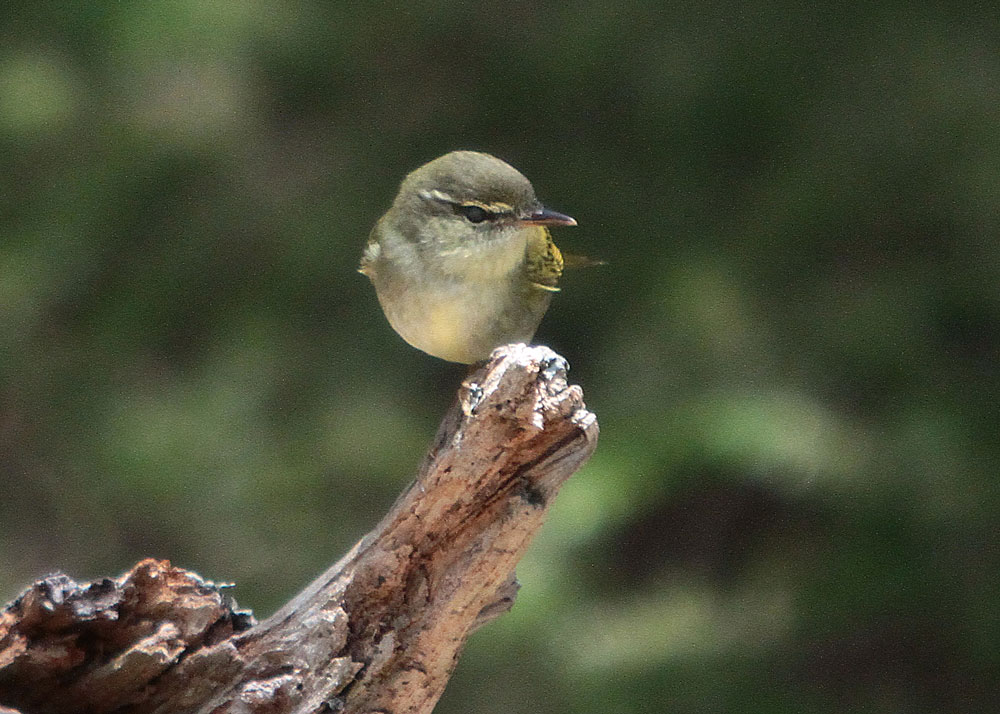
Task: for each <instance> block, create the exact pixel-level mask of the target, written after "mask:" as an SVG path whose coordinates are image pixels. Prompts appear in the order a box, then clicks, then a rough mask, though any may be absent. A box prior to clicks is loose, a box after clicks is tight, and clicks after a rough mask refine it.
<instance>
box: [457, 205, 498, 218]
mask: <svg viewBox="0 0 1000 714" xmlns="http://www.w3.org/2000/svg"><path fill="white" fill-rule="evenodd" d="M458 212H459V213H461V214H462V215H463V216H465V217H466V218H467V219H468V221H469V223H482V222H483V221H485V220H486V219H487V218H490V217H491V215H490V212H489V211H487V210H486V209H485V208H483V207H482V206H477V205H475V204H471V205H464V206H459V207H458Z"/></svg>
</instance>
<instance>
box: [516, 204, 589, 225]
mask: <svg viewBox="0 0 1000 714" xmlns="http://www.w3.org/2000/svg"><path fill="white" fill-rule="evenodd" d="M520 222H521V223H526V224H528V225H529V226H575V225H576V219H575V218H570V217H569V216H567V215H565V214H563V213H556V212H555V211H550V210H549V209H547V208H542V209H540V210H537V211H535V212H534V213H532V214H531V215H529V216H528V217H527V218H522V219H521V221H520Z"/></svg>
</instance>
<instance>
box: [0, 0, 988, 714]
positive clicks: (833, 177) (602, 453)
mask: <svg viewBox="0 0 1000 714" xmlns="http://www.w3.org/2000/svg"><path fill="white" fill-rule="evenodd" d="M998 48H1000V24H998V21H997V12H996V8H994V7H991V6H990V4H989V3H983V4H975V5H969V6H968V8H966V9H963V8H962V6H961V5H956V4H945V3H924V4H917V5H913V4H910V3H902V2H890V3H876V2H870V3H863V4H856V5H843V6H841V5H840V4H834V3H828V4H823V3H818V4H808V3H799V2H787V1H786V2H781V1H780V0H778V1H776V2H765V1H758V2H754V3H750V4H744V3H718V4H703V3H680V2H678V3H662V2H652V1H649V2H623V3H619V2H574V3H555V2H537V1H536V2H517V1H511V2H504V3H483V4H478V5H468V6H462V5H458V4H454V3H445V2H432V3H424V4H420V5H417V6H412V7H409V6H405V5H403V4H401V3H400V4H397V3H367V4H362V3H358V4H356V5H355V6H351V5H349V4H348V3H324V2H316V1H309V0H235V1H227V2H208V1H207V0H180V1H177V2H162V1H160V2H132V3H129V2H124V3H123V2H110V1H108V0H103V1H92V2H88V3H63V4H57V3H45V4H42V3H28V2H8V3H7V4H6V5H5V9H4V10H2V11H0V168H2V171H0V488H2V499H0V524H2V527H0V597H2V599H4V600H7V599H9V598H11V597H13V596H14V595H15V594H16V593H17V592H18V591H19V590H20V589H21V588H23V587H24V586H26V585H27V584H28V583H29V582H30V581H31V580H32V579H33V578H35V577H37V576H40V575H42V574H45V573H47V572H49V571H52V570H55V569H62V570H65V571H66V572H68V573H70V574H72V575H74V576H76V577H79V578H92V577H97V576H104V575H112V574H116V573H119V572H121V571H123V570H125V569H126V568H128V567H129V566H131V565H132V564H133V563H134V562H135V561H136V560H138V559H139V558H142V557H144V556H158V557H164V558H169V559H170V560H172V561H173V562H174V563H175V564H177V565H180V566H183V567H186V568H191V569H194V570H196V571H198V572H199V573H201V574H202V575H204V576H206V577H209V578H212V579H216V580H221V581H234V582H236V583H237V584H238V587H237V589H236V591H235V592H236V596H237V598H238V600H239V601H240V603H241V605H245V606H248V607H252V608H253V609H254V610H255V612H256V613H257V614H258V616H266V615H267V614H268V613H269V612H271V611H273V609H274V608H275V607H276V606H277V605H278V604H279V603H281V602H283V601H284V600H286V599H287V598H288V597H290V596H291V595H292V594H293V593H295V592H297V591H298V590H299V589H300V588H301V587H303V586H304V585H305V584H306V583H307V582H308V581H309V580H310V579H311V578H312V577H313V576H315V575H316V574H318V573H319V572H320V571H322V570H323V569H324V568H325V567H326V566H327V565H329V564H330V563H331V562H333V561H334V560H335V559H336V558H337V557H338V556H339V555H340V554H342V553H343V552H344V551H345V550H346V549H347V548H349V547H350V545H351V544H353V542H354V541H355V540H356V539H357V538H358V537H360V536H361V535H362V534H363V533H364V532H365V531H367V530H368V529H369V528H371V527H372V526H373V525H374V523H375V522H376V520H377V519H378V517H379V515H380V514H381V513H383V512H384V510H385V509H386V508H388V506H389V505H390V504H391V502H392V501H393V499H394V498H395V496H396V494H397V493H398V492H399V491H400V490H401V489H402V488H403V487H404V485H405V484H406V483H407V482H408V480H409V479H410V477H411V476H412V474H413V470H414V467H415V466H416V464H417V462H418V461H419V459H420V457H421V455H422V452H423V449H424V448H425V446H426V444H427V443H428V441H429V439H430V438H431V436H432V434H433V432H434V430H435V428H436V425H437V423H438V420H439V418H440V417H441V415H442V413H443V411H444V409H445V408H446V406H447V405H448V403H449V402H450V401H451V399H452V396H453V393H454V390H455V388H456V387H457V385H458V383H459V381H460V379H461V377H462V376H463V374H464V369H463V368H461V367H458V366H455V365H448V364H445V363H443V362H439V361H437V360H434V359H432V358H429V357H427V356H426V355H424V354H422V353H419V352H417V351H416V350H413V349H411V348H410V347H408V346H407V345H406V344H404V343H403V342H402V340H401V339H400V338H398V337H397V336H396V335H395V334H394V333H393V332H392V330H391V329H390V328H389V326H388V325H387V323H386V322H385V320H384V318H383V317H382V314H381V312H380V310H379V308H378V305H377V303H376V300H375V296H374V293H373V291H372V290H371V288H370V286H369V285H368V282H367V281H366V280H365V279H364V278H363V277H362V276H360V275H358V274H357V273H355V272H354V270H355V267H356V261H357V258H358V256H359V253H360V247H361V245H362V243H363V241H364V239H365V237H366V236H367V233H368V230H369V229H370V227H371V225H372V224H373V223H374V221H375V219H376V218H377V217H378V216H379V215H380V214H381V212H382V211H384V210H385V209H386V208H387V207H388V205H389V203H390V201H391V200H392V197H393V196H394V194H395V191H396V188H397V186H398V183H399V181H400V180H401V179H402V177H403V176H404V175H405V173H406V172H407V171H409V170H412V169H413V168H415V167H417V166H419V165H420V164H422V163H424V162H425V161H427V160H429V159H431V158H433V157H435V156H437V155H439V154H442V153H444V152H446V151H448V150H451V149H457V148H471V149H479V150H485V151H489V152H491V153H494V154H496V155H498V156H500V157H501V158H504V159H506V160H507V161H509V162H510V163H512V164H513V165H514V166H516V167H517V168H519V169H520V170H521V171H522V172H524V173H525V174H526V175H527V176H528V177H529V178H530V179H531V180H532V181H533V183H534V185H535V188H536V190H537V192H538V195H539V197H540V198H541V199H542V200H543V201H545V202H546V203H547V204H548V205H550V206H551V207H552V208H555V209H558V210H561V211H565V212H567V213H569V214H571V215H573V216H575V217H576V218H577V219H578V221H579V223H580V226H579V227H578V228H575V229H569V230H559V231H558V234H557V235H556V238H557V240H558V241H559V243H560V245H561V246H562V247H563V249H564V250H568V251H571V252H577V253H583V254H587V255H591V256H594V257H600V258H604V259H606V260H607V261H608V265H607V266H606V267H603V268H598V269H589V270H585V271H579V272H574V273H572V274H568V275H566V276H565V279H564V281H563V292H561V293H560V294H559V295H558V296H556V299H555V300H554V302H553V306H552V308H551V310H550V311H549V314H548V316H547V317H546V319H545V321H544V322H543V324H542V328H541V330H540V331H539V334H538V337H537V339H538V340H539V341H540V342H542V343H544V344H547V345H549V346H551V347H553V348H554V349H556V350H558V351H559V352H561V353H562V354H563V355H565V356H566V357H567V359H568V360H569V361H570V363H571V364H572V367H573V370H572V372H571V377H572V378H573V380H574V381H576V382H578V383H580V384H581V385H582V386H583V388H584V391H585V394H586V399H587V402H588V405H589V406H590V408H591V409H593V410H594V411H595V412H596V413H597V415H598V418H599V420H600V423H601V429H602V436H601V443H600V445H599V447H598V450H597V453H596V455H595V456H594V458H593V459H592V460H591V462H590V463H589V464H588V465H587V466H586V467H585V468H584V469H583V470H582V471H581V472H580V473H578V474H577V475H576V476H575V477H574V478H573V479H572V480H571V481H570V482H569V483H568V484H567V486H566V487H565V488H564V490H563V492H562V494H561V496H560V498H559V500H558V502H557V503H556V504H555V507H554V510H553V513H552V514H551V516H550V518H549V522H548V523H547V524H546V527H545V529H544V530H543V532H542V534H541V536H540V537H539V539H538V540H537V541H536V543H535V544H534V546H533V548H532V550H531V552H530V554H529V556H528V557H527V559H526V560H525V562H524V563H523V564H522V567H521V568H519V574H520V577H521V581H522V583H523V585H524V587H523V589H522V591H521V594H520V597H519V599H518V602H517V605H516V606H515V608H514V610H513V612H512V613H511V614H510V615H508V616H506V617H505V618H503V619H501V620H500V621H498V622H497V623H494V624H492V625H490V626H489V627H488V628H486V629H484V630H482V631H480V632H479V633H477V634H476V635H475V636H474V637H473V638H472V640H471V642H470V644H469V647H468V648H467V651H466V653H465V655H464V657H463V659H462V661H461V664H460V666H459V669H458V671H457V674H456V676H455V678H454V680H453V682H452V684H451V686H450V687H449V689H448V691H447V692H446V694H445V696H444V698H443V700H442V702H441V704H440V705H439V708H438V711H439V712H442V713H456V712H477V713H480V712H481V713H483V714H494V713H496V714H499V713H501V712H503V713H504V714H511V713H514V712H526V713H527V712H532V713H536V712H553V713H554V712H580V713H590V712H593V713H597V712H622V713H630V712H654V713H657V712H696V713H697V712H804V711H807V712H819V713H826V712H830V713H833V712H845V711H858V712H862V711H863V712H928V713H930V712H935V713H937V712H949V711H968V712H973V711H987V710H991V709H993V708H994V707H995V706H996V702H997V701H998V700H1000V683H998V682H1000V655H998V653H997V649H998V642H1000V615H998V612H1000V607H998V606H1000V548H998V543H1000V540H998V534H997V523H998V518H997V516H998V513H997V511H998V508H997V503H998V501H1000V498H998V496H1000V494H998V491H1000V487H998V480H997V472H998V466H1000V447H998V440H997V437H998V434H1000V408H998V396H1000V394H998V392H1000V390H998V386H1000V384H998V383H1000V369H998V357H1000V336H998V335H1000V242H998V240H997V235H998V231H1000V49H998Z"/></svg>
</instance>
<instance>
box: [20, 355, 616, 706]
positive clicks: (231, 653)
mask: <svg viewBox="0 0 1000 714" xmlns="http://www.w3.org/2000/svg"><path fill="white" fill-rule="evenodd" d="M597 433H598V430H597V422H596V420H595V418H594V416H593V414H591V413H590V412H588V411H586V409H585V407H584V404H583V395H582V392H581V390H580V388H579V387H576V386H569V385H567V383H566V364H565V362H564V361H563V359H562V358H561V357H559V356H558V355H556V354H555V353H553V352H552V351H551V350H548V349H547V348H544V347H525V346H524V345H510V346H507V347H504V348H501V349H499V350H497V351H496V352H495V353H494V355H493V357H492V358H491V360H490V361H489V363H488V364H487V365H486V366H485V367H483V368H481V369H480V370H478V371H477V372H475V373H474V374H472V375H470V376H469V377H468V378H467V379H466V380H465V382H463V384H462V388H461V390H460V391H459V395H458V400H457V402H456V404H455V405H454V406H453V407H452V409H451V410H450V411H449V412H448V414H447V415H446V416H445V419H444V421H443V423H442V424H441V427H440V428H439V430H438V434H437V436H436V437H435V439H434V442H433V444H432V447H431V449H430V451H429V453H428V455H427V457H426V459H425V460H424V463H423V464H422V466H421V467H420V471H419V474H418V476H417V479H416V481H415V482H414V483H413V484H412V485H411V486H410V487H409V488H407V489H406V491H404V493H403V494H402V495H401V496H400V498H399V499H398V500H397V501H396V503H395V505H394V506H393V507H392V509H391V510H390V511H389V513H388V514H387V515H386V516H385V517H384V518H383V519H382V522H381V523H380V524H379V525H378V526H377V527H376V528H375V530H373V531H372V532H371V533H369V534H368V535H367V536H365V537H364V538H363V539H362V540H361V541H360V542H359V543H358V544H357V545H356V546H355V547H354V548H353V549H352V550H351V551H350V552H349V553H348V554H347V555H346V556H344V558H342V559H341V560H340V562H338V563H337V564H335V565H334V566H333V567H331V568H330V569H329V570H328V571H327V572H326V573H324V574H323V575H322V576H321V577H319V578H318V579H317V580H316V581H315V582H313V583H312V584H311V585H309V586H308V587H307V588H306V589H305V590H304V591H303V592H302V593H300V594H299V595H297V596H296V597H295V598H294V599H292V600H291V601H290V602H289V603H288V604H286V605H285V606H284V607H282V608H281V609H280V610H279V611H278V612H277V613H275V614H274V615H273V616H272V617H270V618H268V619H267V620H266V621H264V622H262V623H259V624H258V623H255V622H254V621H253V618H252V616H250V615H249V614H248V613H246V612H241V611H239V610H235V609H234V607H233V604H232V603H231V602H230V601H229V600H228V598H227V597H226V596H225V594H224V589H223V588H222V587H220V586H216V585H214V584H212V583H208V582H205V581H203V580H202V579H201V578H199V577H198V576H197V575H195V574H193V573H190V572H186V571H183V570H179V569H177V568H173V567H171V566H170V564H169V563H167V562H165V561H153V560H147V561H143V562H141V563H139V564H138V565H137V566H135V568H133V570H132V571H130V572H129V573H127V574H125V575H123V576H121V577H120V578H117V579H115V580H103V581H99V582H94V583H90V584H77V583H76V582H74V581H72V580H71V579H69V578H67V577H65V576H62V575H59V576H53V577H50V578H46V579H44V580H41V581H39V582H37V583H35V585H34V586H32V587H31V588H30V589H29V590H28V591H26V592H25V593H24V594H23V595H22V596H21V597H19V598H18V599H17V600H16V601H15V602H14V603H12V604H11V605H10V606H9V607H8V608H7V610H6V611H5V612H4V614H3V615H2V617H0V711H2V709H3V707H4V706H8V707H16V708H18V709H20V710H21V711H22V712H24V713H25V714H29V713H30V714H61V713H62V712H93V713H95V714H96V713H100V712H115V713H116V714H126V713H127V714H147V713H153V712H155V713H158V714H166V713H168V712H169V713H170V714H177V713H183V712H197V713H199V714H209V713H211V714H222V713H225V712H232V713H236V712H241V713H242V712H254V713H260V712H268V713H279V712H280V713H283V714H284V713H286V712H302V713H306V712H317V713H318V712H359V713H360V712H393V714H402V713H403V712H410V713H417V712H429V711H430V710H431V709H432V708H433V707H434V704H435V703H436V702H437V700H438V698H439V697H440V696H441V693H442V691H443V690H444V687H445V684H446V683H447V681H448V678H449V677H450V675H451V673H452V671H453V669H454V667H455V664H456V662H457V659H458V655H459V652H460V650H461V648H462V646H463V644H464V643H465V640H466V638H467V637H468V635H469V634H470V633H471V632H472V631H473V630H474V629H475V628H477V627H478V626H479V625H481V624H483V623H484V622H486V621H488V620H490V619H492V618H494V617H497V616H498V615H500V614H501V613H503V612H505V611H506V610H507V609H509V607H510V606H511V604H512V603H513V599H514V595H515V592H516V589H517V583H516V581H515V579H514V577H513V570H514V566H515V564H516V563H517V562H518V560H519V559H520V558H521V556H522V555H523V554H524V552H525V550H526V549H527V547H528V544H529V542H530V541H531V539H532V537H533V536H534V534H535V533H536V532H537V531H538V529H539V528H540V526H541V524H542V520H543V518H544V516H545V513H546V511H547V509H548V506H549V504H550V503H551V501H552V499H553V497H554V496H555V494H556V492H557V491H558V489H559V487H560V486H561V485H562V484H563V483H564V482H565V480H566V479H567V478H569V476H570V475H571V474H572V473H573V472H574V471H576V469H577V468H579V467H580V465H582V464H583V462H584V461H585V460H586V459H587V457H588V456H589V455H590V454H591V452H592V451H593V449H594V447H595V445H596V440H597Z"/></svg>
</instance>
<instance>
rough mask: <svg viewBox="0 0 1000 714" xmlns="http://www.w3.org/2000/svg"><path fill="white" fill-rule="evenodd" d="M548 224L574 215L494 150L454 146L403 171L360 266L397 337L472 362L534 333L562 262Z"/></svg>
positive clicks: (438, 354) (453, 359)
mask: <svg viewBox="0 0 1000 714" xmlns="http://www.w3.org/2000/svg"><path fill="white" fill-rule="evenodd" d="M549 225H576V221H574V220H573V219H572V218H570V217H569V216H564V215H562V214H559V213H555V212H554V211H549V210H547V209H545V208H543V207H542V205H541V203H539V202H538V199H537V198H535V192H534V189H533V188H532V186H531V183H530V182H529V181H528V179H526V178H525V177H524V176H523V175H522V174H521V173H520V172H519V171H517V169H515V168H513V167H512V166H510V165H508V164H506V163H504V162H503V161H501V160H500V159H497V158H495V157H493V156H490V155H489V154H482V153H478V152H474V151H453V152H451V153H449V154H445V155H444V156H442V157H440V158H437V159H435V160H433V161H431V162H430V163H428V164H425V165H424V166H421V167H420V168H419V169H417V170H416V171H413V172H412V173H411V174H409V175H408V176H407V177H406V179H404V181H403V183H402V185H401V186H400V189H399V193H398V194H397V196H396V200H395V201H393V204H392V207H391V208H390V209H389V210H388V212H386V214H385V215H384V216H382V218H381V219H379V221H378V223H377V224H376V225H375V228H374V229H373V230H372V233H371V236H370V238H369V239H368V245H367V246H366V248H365V251H364V255H363V256H362V258H361V267H360V268H359V270H360V271H361V272H362V273H364V274H365V275H367V276H368V277H369V278H370V279H371V281H372V284H373V285H374V286H375V292H376V293H377V294H378V299H379V303H380V304H381V305H382V310H383V311H384V312H385V315H386V317H387V318H388V320H389V323H390V324H391V325H392V327H393V329H395V330H396V332H398V333H399V334H400V336H402V337H403V339H405V340H406V341H407V342H409V343H410V344H411V345H413V346H414V347H416V348H417V349H420V350H423V351H424V352H427V353H428V354H431V355H433V356H435V357H440V358H441V359H445V360H449V361H451V362H462V363H467V364H468V363H473V362H477V361H479V360H483V359H486V357H488V356H489V354H490V352H491V351H492V350H493V348H495V347H497V346H499V345H502V344H506V343H508V342H528V341H530V340H531V338H532V337H533V336H534V334H535V330H536V329H537V327H538V323H539V322H541V319H542V315H544V314H545V310H546V309H547V308H548V306H549V301H550V300H551V299H552V293H553V292H557V291H558V289H559V288H557V287H556V284H557V283H558V281H559V276H560V275H561V274H562V269H563V259H562V255H561V254H560V253H559V249H558V248H556V246H555V244H554V243H553V242H552V238H551V236H550V235H549V231H548V228H547V227H546V226H549Z"/></svg>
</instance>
